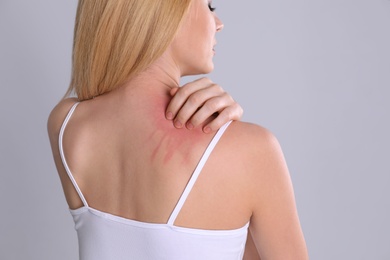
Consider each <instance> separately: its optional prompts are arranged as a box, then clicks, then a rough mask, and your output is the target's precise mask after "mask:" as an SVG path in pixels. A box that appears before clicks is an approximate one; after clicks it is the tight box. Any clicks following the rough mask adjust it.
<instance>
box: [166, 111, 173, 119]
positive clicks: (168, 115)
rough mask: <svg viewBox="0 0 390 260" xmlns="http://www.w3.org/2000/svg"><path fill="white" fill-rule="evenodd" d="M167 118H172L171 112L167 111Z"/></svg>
mask: <svg viewBox="0 0 390 260" xmlns="http://www.w3.org/2000/svg"><path fill="white" fill-rule="evenodd" d="M167 119H169V120H172V119H173V114H172V112H168V113H167Z"/></svg>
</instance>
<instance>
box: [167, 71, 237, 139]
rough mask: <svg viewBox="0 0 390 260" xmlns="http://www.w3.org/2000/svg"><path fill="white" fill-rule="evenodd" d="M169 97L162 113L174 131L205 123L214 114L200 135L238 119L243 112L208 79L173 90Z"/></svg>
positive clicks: (226, 94)
mask: <svg viewBox="0 0 390 260" xmlns="http://www.w3.org/2000/svg"><path fill="white" fill-rule="evenodd" d="M170 94H171V95H172V96H173V98H172V100H171V102H170V103H169V105H168V107H167V110H166V117H167V119H168V120H173V123H174V125H175V127H176V128H182V127H183V126H186V127H187V128H188V129H190V130H191V129H193V128H195V127H197V126H199V125H201V124H202V123H204V122H206V120H207V119H209V118H210V116H212V115H213V114H215V113H218V116H217V117H216V118H215V119H213V120H212V121H211V122H209V123H208V124H206V125H205V126H204V127H203V132H205V133H210V132H212V131H215V130H218V129H219V128H220V127H221V126H223V125H224V124H225V123H227V122H229V121H230V120H240V118H241V116H242V113H243V110H242V108H241V106H240V105H239V104H238V103H237V102H235V101H234V100H233V98H232V97H231V96H230V95H229V94H228V93H226V92H225V91H224V90H223V89H222V88H221V87H220V86H219V85H217V84H215V83H213V82H212V81H211V80H210V79H208V78H201V79H198V80H195V81H193V82H190V83H188V84H186V85H184V86H183V87H181V88H174V89H172V90H171V93H170Z"/></svg>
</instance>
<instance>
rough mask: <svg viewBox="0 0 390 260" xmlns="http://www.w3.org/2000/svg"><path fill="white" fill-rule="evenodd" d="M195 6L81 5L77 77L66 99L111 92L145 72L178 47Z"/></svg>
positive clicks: (131, 1)
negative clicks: (187, 16)
mask: <svg viewBox="0 0 390 260" xmlns="http://www.w3.org/2000/svg"><path fill="white" fill-rule="evenodd" d="M190 4H191V0H79V3H78V8H77V14H76V23H75V29H74V42H73V56H72V77H71V83H70V86H69V89H68V91H67V92H66V94H65V97H66V96H68V95H70V94H71V93H72V92H74V93H75V94H76V95H77V97H78V99H79V100H80V101H82V100H86V99H91V98H93V97H95V96H98V95H101V94H104V93H106V92H109V91H112V90H114V89H115V88H117V87H118V86H120V85H121V84H123V83H125V82H126V80H128V79H129V78H131V77H133V76H134V75H136V74H137V73H139V72H141V71H143V70H144V69H146V68H147V67H148V66H149V65H150V64H152V63H153V62H154V61H155V60H156V59H158V58H159V57H160V56H161V55H162V54H163V53H164V51H165V50H166V49H167V48H168V46H169V44H170V43H171V42H172V41H173V39H174V37H175V35H176V33H177V31H178V29H179V26H180V24H181V21H182V20H183V17H184V16H185V14H186V13H187V11H188V9H189V6H190Z"/></svg>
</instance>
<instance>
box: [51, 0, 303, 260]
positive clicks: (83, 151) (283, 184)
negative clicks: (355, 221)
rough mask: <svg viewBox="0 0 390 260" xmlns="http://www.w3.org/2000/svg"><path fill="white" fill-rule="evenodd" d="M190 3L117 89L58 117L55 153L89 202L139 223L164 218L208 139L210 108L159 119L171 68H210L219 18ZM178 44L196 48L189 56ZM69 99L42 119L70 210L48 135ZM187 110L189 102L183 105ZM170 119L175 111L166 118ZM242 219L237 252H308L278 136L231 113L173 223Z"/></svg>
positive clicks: (202, 3)
mask: <svg viewBox="0 0 390 260" xmlns="http://www.w3.org/2000/svg"><path fill="white" fill-rule="evenodd" d="M193 3H194V7H192V8H193V9H191V11H190V14H189V16H188V18H187V21H186V22H185V23H184V27H183V29H182V31H180V32H179V33H178V36H177V38H176V39H175V41H174V42H173V43H172V44H171V46H170V47H169V48H168V49H167V51H166V52H165V53H164V55H163V56H162V57H161V58H160V59H159V60H158V61H156V62H155V64H153V65H152V66H150V68H149V69H148V70H146V71H145V73H144V74H141V75H139V76H138V77H136V78H134V79H132V80H131V81H129V82H127V83H126V84H125V85H123V86H122V87H120V88H118V89H117V90H115V91H112V92H109V93H106V94H104V95H102V96H99V97H97V98H95V99H93V100H88V101H84V102H82V103H80V104H79V106H78V107H77V109H76V110H75V112H74V114H73V116H72V118H71V119H70V121H69V123H68V126H67V128H66V131H65V133H64V140H63V145H64V151H65V157H66V159H67V162H68V164H69V167H70V170H71V171H72V173H73V175H74V177H75V179H76V181H77V183H78V185H79V186H80V189H81V190H82V192H83V194H84V196H85V198H86V200H87V201H88V203H89V206H90V207H92V208H95V209H98V210H100V211H104V212H107V213H110V214H113V215H117V216H121V217H124V218H128V219H133V220H138V221H142V222H148V223H167V221H168V218H169V216H170V214H171V212H172V210H173V208H174V207H175V205H176V202H177V200H178V199H179V197H180V195H181V193H182V192H183V189H184V187H185V186H186V184H187V182H188V180H189V178H190V176H191V174H192V172H193V170H194V168H195V166H196V164H197V163H198V161H199V159H200V157H201V156H202V154H203V152H204V150H205V148H206V146H207V145H208V144H209V142H210V141H211V139H212V138H213V134H204V130H205V126H206V125H208V123H209V122H211V121H210V120H212V119H213V118H212V117H211V118H209V119H208V120H206V123H203V122H202V123H201V125H199V126H197V127H194V128H191V127H189V128H191V130H189V129H188V128H186V127H183V123H184V121H185V120H181V121H183V122H181V123H182V124H181V127H178V128H180V129H176V128H175V127H174V125H173V124H172V122H170V121H168V120H166V117H168V115H167V114H168V112H169V110H170V108H169V105H168V103H169V101H170V93H171V91H176V90H175V88H176V87H177V86H178V82H179V79H180V77H181V76H183V75H188V74H194V73H204V72H207V71H210V70H211V69H212V68H213V66H212V61H211V60H212V56H213V52H212V48H213V44H214V42H215V40H214V36H215V35H214V34H215V33H216V32H217V31H219V30H220V29H221V28H222V23H221V21H220V20H219V19H218V18H217V17H216V15H215V14H214V13H211V12H210V11H211V9H210V10H209V8H208V4H209V2H208V1H206V0H195V1H193ZM188 32H191V34H188ZM193 32H197V34H196V35H195V36H194V34H193ZM199 41H201V43H202V44H198V43H199ZM187 45H188V46H187ZM192 45H193V46H192ZM199 46H200V47H199ZM188 48H198V49H197V51H196V52H195V53H196V55H193V54H191V52H188V51H187V50H188ZM74 102H75V100H74V99H67V100H63V101H61V102H60V103H59V104H58V105H57V106H56V107H55V108H54V110H53V111H52V113H51V115H50V118H49V121H48V132H49V137H50V142H51V145H52V150H53V156H54V160H55V163H56V166H57V170H58V173H59V176H60V179H61V183H62V186H63V189H64V193H65V197H66V200H67V203H68V205H69V208H71V209H77V208H79V207H82V206H83V204H82V201H81V200H80V198H79V196H78V194H77V192H76V191H75V189H74V187H73V185H72V183H71V181H70V180H69V178H68V176H67V173H66V172H65V169H64V167H63V165H62V162H61V159H60V155H59V151H58V134H59V131H60V127H61V125H62V123H63V120H64V118H65V116H66V114H67V113H68V111H69V109H70V108H71V106H72V105H73V104H74ZM179 103H180V102H179ZM167 107H168V108H167ZM189 110H196V107H195V108H194V106H191V105H190V108H189ZM186 113H187V112H186ZM179 114H180V113H179ZM188 115H191V113H190V112H188ZM178 118H180V116H177V115H175V119H174V122H175V123H176V121H175V120H176V119H178ZM176 126H178V125H176ZM249 221H250V226H249V230H250V232H249V233H248V243H247V247H246V252H245V259H260V258H259V257H261V259H262V260H268V259H272V260H304V259H308V255H307V250H306V244H305V240H304V237H303V234H302V230H301V227H300V223H299V218H298V214H297V210H296V205H295V199H294V192H293V187H292V184H291V180H290V176H289V172H288V168H287V165H286V162H285V160H284V156H283V153H282V151H281V148H280V146H279V143H278V141H277V140H276V138H275V137H274V136H273V135H272V133H270V132H269V131H268V130H266V129H265V128H263V127H261V126H257V125H253V124H249V123H243V122H233V123H232V124H231V125H230V126H229V128H228V129H227V130H226V132H225V134H224V135H223V136H222V138H221V139H220V141H219V143H218V144H217V146H216V147H215V149H214V151H213V153H212V154H211V156H210V157H209V159H208V161H207V163H206V165H205V167H204V168H203V170H202V173H201V174H200V176H199V178H198V180H197V181H196V183H195V186H194V188H193V189H192V191H191V193H190V195H189V197H188V199H187V200H186V202H185V204H184V206H183V208H182V210H181V211H180V213H179V215H178V217H177V219H176V221H175V223H174V225H176V226H181V227H188V228H197V229H211V230H230V229H237V228H241V227H243V226H244V225H245V224H246V223H248V222H249Z"/></svg>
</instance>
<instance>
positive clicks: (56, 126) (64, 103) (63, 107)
mask: <svg viewBox="0 0 390 260" xmlns="http://www.w3.org/2000/svg"><path fill="white" fill-rule="evenodd" d="M77 101H78V100H77V99H76V98H67V99H63V100H61V101H60V102H59V103H58V104H57V105H56V106H55V107H54V108H53V110H52V111H51V113H50V115H49V118H48V120H47V131H48V134H49V138H50V141H51V142H52V141H53V139H56V138H57V137H58V134H59V132H60V129H61V126H62V123H63V122H64V120H65V117H66V115H67V114H68V112H69V110H70V109H71V107H72V106H73V105H74V104H75V103H76V102H77Z"/></svg>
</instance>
